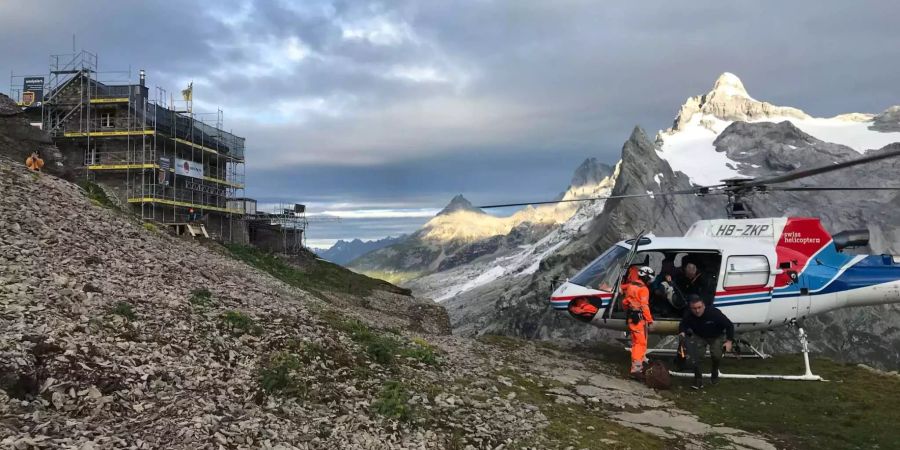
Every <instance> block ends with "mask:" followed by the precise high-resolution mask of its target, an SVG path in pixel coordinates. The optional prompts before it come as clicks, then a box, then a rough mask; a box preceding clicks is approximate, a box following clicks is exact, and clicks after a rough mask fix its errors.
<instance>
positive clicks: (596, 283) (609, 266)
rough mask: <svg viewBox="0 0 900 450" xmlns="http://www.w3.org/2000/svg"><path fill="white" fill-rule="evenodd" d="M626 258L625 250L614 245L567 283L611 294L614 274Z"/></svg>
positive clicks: (614, 280) (614, 281)
mask: <svg viewBox="0 0 900 450" xmlns="http://www.w3.org/2000/svg"><path fill="white" fill-rule="evenodd" d="M627 256H628V249H627V248H625V247H621V246H618V245H615V246H613V247H612V248H610V249H609V250H607V251H606V252H604V253H603V254H602V255H600V256H599V257H598V258H597V259H595V260H594V261H593V262H592V263H591V264H590V265H588V266H587V267H585V268H584V270H582V271H581V272H579V273H578V274H577V275H575V276H574V277H572V279H570V280H569V282H570V283H574V284H577V285H580V286H584V287H587V288H591V289H597V290H601V291H607V292H611V291H612V289H613V286H614V285H615V284H616V281H617V280H616V279H615V278H616V274H617V273H618V272H619V269H620V267H621V265H622V263H623V262H624V260H625V257H627Z"/></svg>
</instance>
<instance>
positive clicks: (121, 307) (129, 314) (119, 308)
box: [110, 302, 137, 321]
mask: <svg viewBox="0 0 900 450" xmlns="http://www.w3.org/2000/svg"><path fill="white" fill-rule="evenodd" d="M110 312H111V313H113V314H115V315H117V316H121V317H124V318H125V319H127V320H129V321H133V320H135V319H137V314H135V312H134V307H133V306H131V303H128V302H118V303H116V305H115V306H113V309H112V311H110Z"/></svg>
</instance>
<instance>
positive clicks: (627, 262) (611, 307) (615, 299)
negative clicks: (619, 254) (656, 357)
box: [601, 231, 650, 320]
mask: <svg viewBox="0 0 900 450" xmlns="http://www.w3.org/2000/svg"><path fill="white" fill-rule="evenodd" d="M644 235H645V232H644V231H641V232H640V233H638V235H637V237H635V238H634V239H631V240H628V241H626V242H627V243H629V244H631V248H630V249H629V250H628V255H627V256H625V259H623V260H622V265H620V266H619V269H618V271H617V272H616V277H615V278H614V280H615V281H616V283H615V285H614V286H613V290H612V298H611V299H610V301H609V303H608V304H607V305H606V309H604V310H603V314H602V315H601V316H602V317H603V319H604V320H606V319H608V318H610V317H612V313H613V312H614V311H616V310H617V309H620V306H619V303H621V301H622V298H621V297H622V296H621V295H620V293H621V292H622V281H623V277H624V275H625V271H627V270H628V267H630V266H631V262H632V261H633V260H634V257H635V255H637V249H638V246H640V245H644V244H649V243H650V240H649V239H648V238H646V237H645V236H644Z"/></svg>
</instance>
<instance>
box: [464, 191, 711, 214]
mask: <svg viewBox="0 0 900 450" xmlns="http://www.w3.org/2000/svg"><path fill="white" fill-rule="evenodd" d="M710 193H714V192H708V190H707V191H703V190H702V189H701V188H697V189H685V190H682V191H668V192H648V193H646V194H623V195H608V196H605V197H590V198H573V199H569V200H548V201H543V202H525V203H505V204H502V205H485V206H478V207H477V208H480V209H491V208H506V207H510V206H528V205H552V204H554V203H570V202H589V201H592V200H610V199H614V198H639V197H655V196H661V197H662V196H667V195H688V194H710Z"/></svg>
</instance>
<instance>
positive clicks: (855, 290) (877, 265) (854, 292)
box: [482, 149, 900, 380]
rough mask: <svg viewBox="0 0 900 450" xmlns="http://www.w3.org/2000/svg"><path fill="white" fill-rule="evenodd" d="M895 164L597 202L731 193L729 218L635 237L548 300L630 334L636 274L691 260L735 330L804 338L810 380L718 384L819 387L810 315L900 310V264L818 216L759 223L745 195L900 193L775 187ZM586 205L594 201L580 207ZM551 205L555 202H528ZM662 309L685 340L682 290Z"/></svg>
mask: <svg viewBox="0 0 900 450" xmlns="http://www.w3.org/2000/svg"><path fill="white" fill-rule="evenodd" d="M894 156H900V149H898V150H892V151H888V152H883V153H880V154H877V155H873V156H866V157H862V158H857V159H853V160H849V161H845V162H840V163H836V164H831V165H828V166H822V167H817V168H813V169H805V170H796V171H793V172H788V173H786V174H783V175H779V176H774V177H769V178H763V179H729V180H723V184H722V185H716V186H706V187H696V188H693V189H689V190H684V191H672V192H662V193H647V194H630V195H620V196H608V197H599V198H597V199H610V198H624V197H631V198H633V197H643V196H665V195H710V194H724V195H727V196H728V198H729V202H728V213H729V214H728V215H729V218H728V219H721V220H701V221H698V222H696V223H694V224H693V226H691V227H690V229H688V230H687V232H686V233H685V235H684V236H683V237H656V236H653V235H644V234H643V233H641V234H639V235H638V236H637V237H636V238H634V239H629V240H624V241H621V242H619V243H617V244H616V245H613V246H612V247H611V248H609V249H608V250H606V251H605V252H603V253H602V254H601V255H600V256H599V257H597V258H596V259H595V260H594V261H592V262H591V263H590V264H588V265H587V266H586V267H585V268H584V269H582V270H581V271H579V272H578V273H577V274H576V275H575V276H573V277H572V278H570V279H568V280H566V281H565V282H563V283H562V284H561V285H560V286H559V287H558V288H556V290H555V291H554V292H553V293H552V295H551V296H550V305H551V306H552V307H553V308H554V309H557V310H563V311H568V312H569V313H570V314H571V315H572V316H573V317H575V318H577V319H579V320H582V321H586V322H589V323H590V324H591V325H594V326H596V327H599V328H604V329H612V330H620V331H625V330H627V326H626V318H625V312H624V310H623V309H622V307H621V295H619V292H620V284H621V283H622V282H623V281H625V278H626V274H627V273H628V271H629V268H631V267H636V266H650V267H652V268H654V269H655V270H656V273H658V274H660V275H661V276H663V275H665V273H666V270H665V269H663V268H662V266H663V262H668V263H669V265H668V269H669V271H671V270H672V268H673V267H674V266H677V265H679V264H682V265H683V264H685V263H687V262H688V261H690V262H691V263H693V264H694V265H695V266H697V267H700V268H701V271H702V272H703V273H704V275H703V276H706V277H708V279H707V289H706V291H707V292H701V297H706V298H705V300H707V301H712V302H713V304H714V305H715V306H716V307H718V308H720V309H721V310H722V312H723V313H725V315H727V316H728V318H729V319H730V320H731V321H732V322H733V323H734V325H735V331H736V332H746V331H757V330H770V329H773V328H776V327H780V326H788V325H790V326H795V327H797V330H798V333H799V338H800V343H801V348H802V351H803V358H804V363H805V367H806V371H805V373H804V374H803V375H739V374H721V375H720V376H722V377H725V378H762V379H784V380H821V377H819V376H816V375H814V374H813V373H812V371H811V369H810V365H809V356H808V352H809V350H808V346H807V339H806V333H805V332H804V331H803V328H802V327H800V323H802V320H803V319H805V318H806V317H809V316H813V315H816V314H821V313H824V312H828V311H832V310H835V309H838V308H846V307H854V306H865V305H877V304H884V303H897V302H900V256H891V255H850V254H845V253H843V250H844V249H846V248H852V247H861V246H865V245H867V244H868V239H869V236H868V231H867V230H853V231H844V232H840V233H837V234H834V235H831V234H829V233H828V232H827V231H826V230H825V229H824V228H823V227H822V224H821V223H820V221H819V219H817V218H811V217H779V218H751V217H750V216H752V211H750V210H749V208H748V207H747V205H745V204H744V202H743V201H742V196H744V195H746V194H749V193H752V192H759V191H766V190H769V191H774V190H782V191H824V190H898V189H900V188H891V187H871V188H866V187H846V188H823V187H773V186H771V185H773V184H778V183H785V182H788V181H792V180H797V179H800V178H804V177H808V176H812V175H817V174H821V173H825V172H830V171H833V170H838V169H842V168H846V167H850V166H854V165H857V164H862V163H868V162H872V161H876V160H880V159H885V158H890V157H894ZM586 200H594V199H583V200H574V201H586ZM569 201H573V200H569ZM544 203H554V202H536V203H528V204H544ZM518 205H520V204H506V205H489V206H486V207H482V208H491V207H507V206H518ZM673 275H674V274H673ZM673 284H677V283H673ZM652 290H653V286H651V291H652ZM660 297H662V298H660ZM654 302H655V303H656V305H657V307H658V308H657V311H659V312H654V322H653V325H652V326H651V327H650V330H649V331H650V333H651V334H661V335H674V334H677V333H678V323H679V321H680V319H681V317H682V316H683V311H684V306H685V300H684V295H681V294H680V293H679V292H677V288H676V289H670V290H668V296H666V295H659V294H658V295H657V296H656V298H655V299H651V308H653V306H654ZM660 303H662V305H660ZM659 306H661V308H659ZM744 343H745V344H746V345H747V346H749V347H750V350H751V351H752V354H753V355H754V356H757V357H763V358H765V357H768V356H769V355H767V354H765V353H764V351H763V349H762V348H761V347H760V349H756V348H754V347H752V346H750V345H749V344H747V343H746V342H744ZM654 352H655V353H669V352H673V350H666V349H651V350H650V351H649V352H648V353H654ZM673 374H674V375H681V376H693V375H692V374H682V373H676V372H673Z"/></svg>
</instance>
